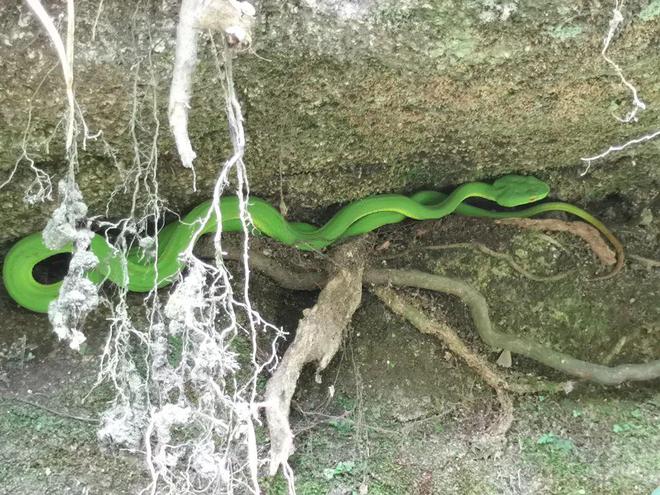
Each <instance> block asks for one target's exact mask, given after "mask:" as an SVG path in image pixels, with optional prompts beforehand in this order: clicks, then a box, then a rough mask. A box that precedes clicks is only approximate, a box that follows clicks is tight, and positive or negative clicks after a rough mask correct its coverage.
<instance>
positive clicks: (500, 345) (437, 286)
mask: <svg viewBox="0 0 660 495" xmlns="http://www.w3.org/2000/svg"><path fill="white" fill-rule="evenodd" d="M236 256H237V253H235V252H229V253H228V254H227V256H226V258H227V259H236ZM250 262H251V264H252V268H254V269H255V270H258V271H260V272H262V273H264V274H266V275H268V276H270V277H272V278H273V280H275V281H276V282H277V283H282V284H286V287H291V288H295V289H297V290H313V289H314V288H316V287H318V286H319V285H320V284H323V283H324V281H325V275H324V274H323V273H320V272H312V273H305V274H304V275H303V276H302V277H301V279H300V281H299V283H297V282H296V278H297V277H298V274H296V272H295V271H292V270H287V269H286V268H282V265H281V263H279V262H278V261H276V260H273V259H272V258H269V257H267V256H265V255H263V254H260V253H256V252H252V253H251V254H250ZM363 281H364V283H366V284H374V285H386V286H387V285H394V286H405V287H416V288H419V289H426V290H432V291H435V292H443V293H447V294H451V295H454V296H456V297H458V298H460V299H461V300H462V301H463V302H464V303H465V304H467V305H468V307H469V309H470V313H471V315H472V320H473V321H474V325H475V327H476V330H477V332H478V333H479V336H480V337H481V339H482V340H483V341H484V342H485V343H486V344H488V345H490V346H491V347H493V348H496V349H505V350H508V351H509V352H512V353H514V354H520V355H522V356H525V357H527V358H529V359H533V360H535V361H538V362H539V363H541V364H543V365H545V366H548V367H550V368H554V369H556V370H558V371H561V372H563V373H566V374H568V375H571V376H574V377H577V378H580V379H583V380H589V381H592V382H596V383H600V384H603V385H619V384H621V383H624V382H627V381H644V380H653V379H655V378H659V377H660V359H656V360H654V361H649V362H647V363H638V364H621V365H618V366H612V367H609V366H603V365H600V364H595V363H590V362H588V361H583V360H581V359H577V358H574V357H573V356H571V355H569V354H565V353H562V352H558V351H555V350H553V349H550V348H548V347H546V346H544V345H542V344H539V343H538V342H534V341H531V340H529V339H525V338H522V337H517V336H515V335H509V334H506V333H502V332H499V331H497V330H495V329H494V328H493V324H492V322H491V320H490V316H489V310H488V303H487V302H486V299H485V298H484V296H483V295H482V294H481V293H480V292H479V291H478V290H476V289H474V288H473V287H472V286H470V285H469V284H467V283H466V282H463V281H460V280H455V279H452V278H448V277H442V276H440V275H433V274H430V273H426V272H421V271H418V270H393V269H379V268H366V269H365V271H364V275H363ZM571 387H572V383H570V382H567V383H565V384H562V385H560V386H559V387H557V386H553V385H550V386H549V387H548V389H549V390H553V389H557V388H564V389H565V390H566V391H568V390H570V388H571ZM534 389H535V385H534V384H530V385H527V386H522V387H521V388H520V391H521V392H522V391H523V390H526V391H527V392H531V391H533V390H534ZM511 390H512V391H513V389H511Z"/></svg>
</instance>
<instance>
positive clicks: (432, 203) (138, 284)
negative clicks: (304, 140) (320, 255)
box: [2, 175, 623, 313]
mask: <svg viewBox="0 0 660 495" xmlns="http://www.w3.org/2000/svg"><path fill="white" fill-rule="evenodd" d="M549 191H550V188H549V186H548V185H547V184H546V183H544V182H542V181H541V180H539V179H537V178H535V177H529V176H520V175H507V176H505V177H501V178H500V179H497V180H496V181H494V182H493V183H492V184H487V183H484V182H470V183H468V184H464V185H462V186H459V187H458V188H456V189H455V190H454V191H452V192H451V194H449V195H446V194H443V193H440V192H434V191H422V192H418V193H416V194H414V195H412V196H410V197H408V196H403V195H398V194H381V195H375V196H370V197H368V198H364V199H361V200H358V201H355V202H353V203H351V204H348V205H347V206H345V207H344V208H342V209H341V210H339V212H337V213H336V214H335V215H334V216H333V217H332V218H331V219H330V220H329V221H328V222H327V223H326V224H325V225H323V226H322V227H316V226H314V225H310V224H306V223H298V222H288V221H287V220H286V219H285V218H284V217H283V216H282V215H281V214H280V213H279V211H277V210H276V209H275V208H274V207H273V206H271V205H270V204H269V203H267V202H266V201H264V200H262V199H259V198H253V197H251V198H250V199H249V200H248V212H249V214H250V218H251V222H252V225H253V226H254V227H255V228H256V229H257V231H259V232H260V233H261V234H263V235H266V236H268V237H271V238H273V239H275V240H277V241H279V242H281V243H283V244H286V245H289V246H295V247H297V248H299V249H301V250H320V249H323V248H325V247H327V246H329V245H330V244H333V243H335V242H337V241H340V240H342V239H346V238H347V237H352V236H356V235H360V234H364V233H366V232H369V231H372V230H374V229H377V228H378V227H381V226H383V225H386V224H392V223H397V222H401V221H402V220H404V219H405V218H411V219H415V220H433V219H439V218H442V217H444V216H446V215H449V214H452V213H456V214H459V215H465V216H473V217H485V218H526V217H532V216H535V215H539V214H541V213H544V212H548V211H565V212H568V213H571V214H573V215H576V216H578V217H580V218H582V219H583V220H585V221H587V222H589V223H590V224H592V225H593V226H594V227H596V228H597V229H598V230H599V231H600V232H601V233H602V234H603V235H604V236H605V237H606V238H607V239H608V240H609V241H610V242H611V243H612V244H613V245H614V246H615V248H616V251H617V254H618V256H617V258H618V260H617V266H616V267H615V269H614V270H613V272H617V271H618V270H619V269H620V268H621V266H622V264H623V247H622V246H621V243H620V242H619V241H618V240H617V239H616V237H615V236H614V235H613V234H612V233H611V232H610V231H609V230H608V229H607V228H606V227H605V225H603V223H602V222H600V221H599V220H598V219H596V218H594V217H593V216H592V215H590V214H589V213H587V212H586V211H584V210H582V209H580V208H578V207H577V206H574V205H571V204H569V203H561V202H548V203H539V204H536V205H534V206H531V207H529V208H526V209H523V210H508V211H489V210H485V209H482V208H478V207H476V206H472V205H469V204H466V203H464V201H465V200H466V199H468V198H471V197H479V198H484V199H487V200H490V201H494V202H495V203H497V204H498V205H499V206H501V207H505V208H512V207H516V206H522V205H527V204H530V203H534V202H536V201H538V200H540V199H543V198H545V197H546V196H547V195H548V193H549ZM211 207H212V204H211V202H210V201H206V202H204V203H202V204H200V205H199V206H197V207H196V208H194V209H193V210H192V211H191V212H190V213H188V214H187V215H186V216H185V217H184V218H183V219H181V220H179V221H177V222H174V223H171V224H169V225H167V226H166V227H165V228H163V229H162V230H161V232H160V233H159V250H158V256H157V257H156V261H155V262H154V261H153V260H149V259H146V257H145V256H144V253H143V252H142V250H141V249H140V248H132V249H131V250H130V251H129V253H128V256H127V259H126V260H125V264H124V260H123V259H122V258H121V256H120V255H119V254H118V253H117V251H116V250H115V249H114V248H113V247H112V246H111V245H110V244H108V242H107V240H106V239H105V237H104V236H102V235H99V234H95V235H94V237H93V238H92V241H91V246H90V248H91V250H92V252H93V253H94V254H95V255H96V256H97V258H98V259H99V264H98V265H97V267H96V268H94V269H93V270H90V271H89V272H88V273H87V277H88V278H89V279H90V280H91V281H92V282H94V283H96V284H99V285H100V284H101V283H103V282H104V281H105V280H110V281H112V282H113V283H114V284H117V285H120V286H124V284H125V278H126V277H125V276H124V275H125V272H124V268H125V267H126V273H127V275H128V277H127V278H128V283H127V284H126V288H127V289H128V290H130V291H133V292H148V291H150V290H152V289H153V287H154V282H155V281H156V276H157V277H158V280H157V284H156V285H157V286H158V287H163V286H166V285H168V284H170V283H172V281H173V280H174V279H175V278H176V276H177V275H178V274H179V272H180V271H181V269H182V268H183V265H184V262H183V260H181V259H180V256H179V255H180V254H181V253H183V252H184V251H185V250H186V249H187V248H188V246H189V245H190V243H191V242H192V243H194V242H196V241H197V238H198V237H199V236H201V235H204V234H208V233H212V232H215V231H216V230H217V227H218V225H217V218H216V215H215V214H211V215H209V214H208V213H209V208H211ZM220 212H221V218H222V231H223V232H234V231H239V230H241V229H242V225H241V221H240V209H239V200H238V198H236V197H223V198H222V199H221V200H220ZM206 218H208V221H207V222H206V224H205V225H203V226H202V225H201V222H202V221H203V220H204V219H206ZM200 227H201V228H200ZM71 251H72V247H71V246H70V245H69V246H65V247H63V248H62V249H59V250H51V249H48V248H47V247H46V246H45V245H44V243H43V240H42V235H41V232H37V233H34V234H31V235H29V236H27V237H25V238H23V239H21V240H20V241H18V242H17V243H16V244H15V245H14V246H13V247H12V248H11V249H10V250H9V252H8V253H7V256H6V257H5V261H4V266H3V271H2V277H3V281H4V285H5V287H6V289H7V292H8V293H9V295H10V296H11V297H12V298H13V299H14V300H15V301H16V302H17V303H18V304H20V305H21V306H23V307H25V308H27V309H29V310H32V311H36V312H40V313H45V312H48V306H49V304H50V302H51V301H53V300H55V299H56V298H57V296H58V294H59V290H60V286H61V285H62V282H56V283H51V284H44V283H40V282H39V281H37V280H36V279H35V277H34V275H33V269H34V267H35V266H36V265H37V264H38V263H41V262H42V261H44V260H46V259H48V258H50V257H52V256H54V255H57V254H61V253H70V252H71ZM156 274H157V275H156Z"/></svg>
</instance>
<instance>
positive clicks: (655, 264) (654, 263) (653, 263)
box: [628, 254, 660, 269]
mask: <svg viewBox="0 0 660 495" xmlns="http://www.w3.org/2000/svg"><path fill="white" fill-rule="evenodd" d="M628 257H629V258H632V259H634V260H635V261H639V262H640V263H641V264H642V265H644V266H646V267H647V268H649V269H651V268H660V261H658V260H653V259H651V258H645V257H644V256H639V255H638V254H630V255H628Z"/></svg>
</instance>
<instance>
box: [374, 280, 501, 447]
mask: <svg viewBox="0 0 660 495" xmlns="http://www.w3.org/2000/svg"><path fill="white" fill-rule="evenodd" d="M372 292H373V293H374V294H375V295H376V296H377V297H378V298H379V299H380V300H381V301H382V302H383V303H384V304H385V306H387V307H388V308H389V309H390V310H391V311H393V312H394V313H396V314H398V315H399V316H402V317H404V318H405V319H406V320H408V321H409V322H410V323H412V325H413V326H414V327H415V328H417V330H419V331H420V332H422V333H425V334H427V335H433V336H434V337H437V338H438V339H440V340H441V341H442V342H444V343H445V344H446V345H447V347H448V348H449V350H450V351H451V352H453V353H454V354H456V355H458V356H459V357H460V358H461V359H463V360H464V361H465V363H466V364H467V365H468V366H469V367H470V368H472V369H473V370H474V371H475V372H476V373H477V374H478V375H479V376H480V377H481V378H482V379H483V380H484V381H485V382H486V383H487V384H488V385H489V386H491V387H492V388H493V389H494V390H495V392H496V393H497V400H498V401H499V403H500V407H501V413H500V418H499V419H498V421H497V423H496V424H494V425H493V427H492V428H491V429H490V431H489V433H490V434H491V435H493V436H496V437H500V436H503V435H504V434H506V432H507V431H508V430H509V428H510V427H511V424H512V423H513V403H512V401H511V398H510V397H509V395H508V394H507V392H506V389H507V388H508V385H507V383H506V381H505V380H504V378H503V377H501V376H500V375H499V374H498V373H497V372H496V371H495V370H494V369H493V368H492V366H491V365H490V364H489V363H488V362H487V361H486V360H485V359H484V358H482V357H481V356H479V355H478V354H476V353H474V352H472V351H471V350H470V349H469V348H468V347H467V346H466V345H465V343H464V342H463V340H462V339H461V338H460V337H459V336H458V335H457V334H456V332H455V331H454V329H453V328H451V327H449V325H446V324H444V323H441V322H439V321H436V320H433V319H431V318H429V317H428V316H426V315H425V314H424V313H423V312H422V311H421V310H420V309H418V308H417V307H415V305H413V304H412V303H411V302H410V301H408V300H407V298H406V297H405V296H402V295H400V294H397V292H396V291H394V290H393V289H390V288H388V287H381V286H379V287H374V288H373V289H372Z"/></svg>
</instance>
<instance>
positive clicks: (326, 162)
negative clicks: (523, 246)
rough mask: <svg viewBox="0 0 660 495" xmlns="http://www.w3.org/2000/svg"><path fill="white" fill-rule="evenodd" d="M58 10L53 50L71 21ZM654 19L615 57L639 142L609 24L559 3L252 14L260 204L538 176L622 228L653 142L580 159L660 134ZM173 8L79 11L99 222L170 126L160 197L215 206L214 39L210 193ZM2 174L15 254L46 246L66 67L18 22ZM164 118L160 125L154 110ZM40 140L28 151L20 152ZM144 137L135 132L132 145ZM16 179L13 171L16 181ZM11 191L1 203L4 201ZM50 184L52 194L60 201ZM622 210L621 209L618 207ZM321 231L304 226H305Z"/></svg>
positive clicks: (79, 84)
mask: <svg viewBox="0 0 660 495" xmlns="http://www.w3.org/2000/svg"><path fill="white" fill-rule="evenodd" d="M51 3H53V5H49V6H48V8H49V11H50V12H51V14H52V15H53V17H54V18H55V21H56V23H57V25H58V26H59V28H60V30H62V29H63V27H64V24H65V15H64V12H63V10H62V9H63V5H61V4H60V3H54V2H51ZM656 3H657V2H651V3H649V2H642V1H639V2H630V3H627V4H626V6H625V9H624V10H623V11H622V14H623V17H624V22H623V24H622V25H621V27H620V29H619V31H618V32H617V34H616V35H615V37H614V39H613V41H612V45H611V47H610V51H609V52H608V53H609V55H610V57H611V58H612V59H613V60H615V61H616V62H617V63H618V64H619V65H620V66H621V67H622V69H623V70H624V71H625V73H626V75H627V76H628V77H629V79H631V80H632V81H633V82H634V84H635V85H636V87H637V88H638V90H639V95H640V98H641V99H642V100H643V101H644V102H645V103H646V106H647V110H646V111H644V112H641V113H640V114H639V120H638V121H637V122H636V123H633V124H629V125H622V124H621V123H620V122H618V121H617V120H616V119H615V116H625V115H626V114H627V113H628V112H629V111H630V108H631V97H630V93H629V91H628V90H627V89H626V88H625V87H624V86H622V85H621V84H620V80H619V78H618V76H617V75H616V74H615V73H614V72H613V70H612V68H611V67H610V66H609V65H607V64H606V62H605V61H604V60H603V58H602V57H601V54H600V50H601V45H602V40H603V37H604V36H605V34H606V32H607V29H608V26H609V21H610V18H611V16H612V12H611V8H610V7H605V6H600V7H598V6H596V5H595V4H591V3H589V4H587V3H584V4H583V3H578V4H576V3H575V2H569V1H563V0H553V1H551V2H546V1H544V2H541V1H533V2H525V3H524V4H523V3H521V2H518V1H497V0H475V1H472V2H458V1H454V2H446V1H439V0H430V1H428V2H412V1H394V0H387V1H383V2H375V1H373V0H304V1H298V2H292V1H291V2H275V1H271V0H261V1H256V2H253V5H254V7H255V10H256V14H257V16H256V19H257V20H256V25H255V27H254V33H253V44H252V48H253V50H254V53H247V54H243V55H241V56H240V57H239V59H238V60H237V61H236V64H235V65H236V71H237V74H236V83H237V86H238V90H239V97H240V99H241V101H242V104H243V108H244V112H245V116H246V131H247V134H248V148H247V156H246V162H247V164H248V167H249V175H250V180H251V187H252V192H253V194H255V195H258V196H261V197H264V198H266V199H268V200H271V201H272V202H273V203H275V204H277V203H279V202H280V201H281V200H283V201H284V203H285V204H286V206H287V207H288V210H289V213H290V217H291V218H301V219H302V218H305V216H306V215H305V212H306V211H307V209H309V208H312V209H322V208H324V207H327V206H329V205H331V204H335V203H341V202H347V201H350V200H353V199H357V198H361V197H364V196H367V195H369V194H374V193H378V192H412V191H414V190H416V189H421V188H436V187H438V188H442V187H449V186H452V185H455V184H459V183H462V182H465V181H470V180H479V179H489V178H493V177H496V176H498V175H502V174H504V173H510V172H522V173H534V174H535V175H537V176H539V177H540V178H542V179H544V180H546V181H547V182H549V183H550V185H551V188H552V193H551V195H554V197H557V198H561V199H564V200H568V201H575V202H578V203H581V204H583V205H594V204H595V205H596V207H597V208H598V207H599V206H602V207H605V206H608V205H609V203H608V204H604V203H603V204H601V203H599V202H600V201H603V200H604V199H605V198H608V197H609V198H614V199H615V201H616V205H615V206H616V209H617V211H623V210H625V211H626V212H627V214H628V216H634V215H637V214H639V213H640V212H641V211H642V210H643V208H644V207H646V206H648V203H649V202H650V201H651V199H652V196H653V194H654V192H655V191H657V189H658V167H657V161H658V156H659V155H660V152H659V150H660V148H659V147H658V146H659V145H658V142H657V141H655V142H649V143H646V144H643V145H640V146H636V147H631V148H629V149H627V150H625V151H624V152H621V153H617V154H614V155H611V156H610V157H608V158H607V159H605V160H602V161H599V162H595V163H594V164H593V165H592V168H591V170H590V172H589V173H588V174H587V175H586V176H584V177H580V176H579V172H580V171H582V170H583V163H582V162H581V160H580V158H582V157H585V156H591V155H594V154H597V153H600V152H602V151H603V150H606V149H607V148H608V147H609V146H610V145H613V144H620V143H623V142H626V141H627V140H628V139H631V138H635V137H638V136H641V135H643V134H644V133H648V132H651V131H654V130H656V129H657V128H658V125H659V124H658V118H657V112H656V110H655V108H656V107H657V106H658V104H660V85H659V84H658V74H657V70H656V69H657V67H658V66H660V54H659V53H658V51H657V50H655V49H653V47H656V46H658V43H659V42H660V38H659V36H660V34H659V33H660V15H658V13H657V9H656V10H654V9H653V8H652V7H653V5H655V4H656ZM177 15H178V2H175V1H164V2H159V3H157V4H146V5H142V4H141V5H140V6H137V7H135V6H134V5H133V4H129V3H126V2H119V1H117V0H106V1H104V2H103V4H102V8H101V9H100V10H99V9H98V4H97V3H93V2H92V3H81V4H80V5H77V23H76V43H77V44H76V50H75V78H76V83H75V86H76V94H77V98H78V102H79V105H80V108H81V110H82V112H83V113H84V115H85V117H86V120H87V124H88V126H89V131H90V134H95V133H97V132H98V131H102V134H100V135H98V137H96V139H89V140H87V142H86V143H85V150H81V154H80V172H79V182H80V186H81V190H82V192H83V195H84V198H85V201H86V203H87V204H88V205H89V208H90V214H91V215H94V214H98V215H102V216H104V215H105V210H106V208H105V207H106V203H107V202H108V200H109V198H110V195H111V194H112V192H113V191H118V195H117V196H115V198H114V200H113V203H112V204H111V207H110V209H109V212H110V213H111V215H114V216H119V215H121V214H124V213H126V212H127V211H128V209H129V203H130V202H129V201H128V198H127V197H126V196H124V195H123V190H122V184H123V181H124V180H125V179H126V177H127V176H128V175H127V174H128V170H129V169H130V167H131V166H132V164H133V163H134V161H135V146H134V144H135V143H134V140H137V142H138V143H140V146H142V147H143V150H142V152H143V153H144V152H146V150H148V149H149V147H150V146H151V139H152V136H153V133H154V132H155V130H156V128H157V125H158V129H159V131H158V132H159V134H158V138H157V144H158V147H159V154H158V156H159V177H160V179H161V193H162V195H163V198H164V200H165V201H166V204H167V206H169V207H170V208H172V209H174V210H177V211H185V210H186V209H188V208H190V207H192V206H194V205H195V204H197V203H199V202H201V201H202V200H204V199H206V198H207V197H208V196H209V195H210V188H211V184H212V182H213V180H214V178H215V174H216V171H217V169H218V166H219V164H220V163H221V162H222V160H223V159H224V158H225V157H226V156H227V154H228V151H229V142H228V138H227V132H226V126H225V117H224V109H223V102H222V97H221V88H220V84H219V78H218V73H217V70H216V67H215V62H214V60H213V55H212V53H211V50H210V49H209V42H208V39H206V38H204V39H203V42H202V44H201V46H200V64H199V66H198V70H197V73H196V76H195V80H194V83H193V84H194V87H193V90H194V93H193V98H192V101H191V113H190V135H191V140H192V142H193V146H194V147H195V151H196V152H197V154H198V156H199V158H198V159H197V161H196V164H197V174H198V185H199V187H198V192H197V193H192V192H191V191H192V176H191V173H190V171H188V170H185V169H183V168H182V167H181V165H180V163H179V162H178V158H177V154H176V152H175V150H174V148H173V139H172V137H171V135H170V132H169V129H168V128H167V118H166V116H167V97H168V90H169V80H170V77H171V67H172V64H173V57H174V55H173V54H174V40H175V32H176V20H177ZM0 27H1V29H0V33H2V34H0V88H2V90H1V91H0V116H1V117H0V174H2V175H1V176H0V177H1V179H2V180H1V182H4V180H5V178H7V177H8V176H9V175H10V174H11V172H12V170H13V169H14V168H15V167H16V172H15V175H14V177H13V180H12V181H11V183H10V184H9V185H7V186H6V187H5V188H3V189H2V191H1V193H0V205H1V206H2V220H3V228H2V230H1V232H0V246H4V247H5V248H6V247H7V246H8V245H9V244H10V243H11V242H13V241H15V240H17V239H18V238H20V237H21V236H23V235H26V234H28V233H30V232H33V231H36V230H39V229H42V228H43V227H44V225H45V224H46V221H47V218H48V215H49V213H50V212H51V211H52V210H53V209H54V208H55V203H54V202H46V203H40V204H36V205H30V204H28V203H26V202H25V201H24V197H25V194H26V191H29V190H30V187H31V185H32V186H33V187H34V179H35V171H34V169H33V168H31V166H30V164H31V163H34V167H38V168H40V169H43V170H44V171H45V172H47V173H49V174H52V175H53V180H55V181H56V180H57V179H58V178H60V177H61V176H62V174H63V173H64V172H65V170H66V164H65V160H64V158H63V157H64V153H63V146H64V145H63V140H64V136H63V130H62V125H61V118H62V116H63V115H64V108H65V97H64V91H63V84H62V78H61V73H60V71H59V69H58V67H56V65H55V64H56V58H55V55H54V51H53V50H52V48H51V46H50V45H49V42H48V40H47V37H46V36H45V34H44V32H43V29H42V27H41V25H40V24H39V23H38V21H37V20H36V19H35V18H34V16H33V15H32V14H31V12H30V11H29V9H28V8H27V6H25V5H23V4H17V5H15V4H11V2H9V3H6V4H5V5H3V6H1V7H0ZM154 105H155V108H154ZM26 129H27V132H26ZM133 131H134V132H133ZM17 160H18V162H17ZM1 182H0V183H1ZM53 183H56V182H53ZM613 195H614V196H613ZM308 216H309V215H307V217H308Z"/></svg>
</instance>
